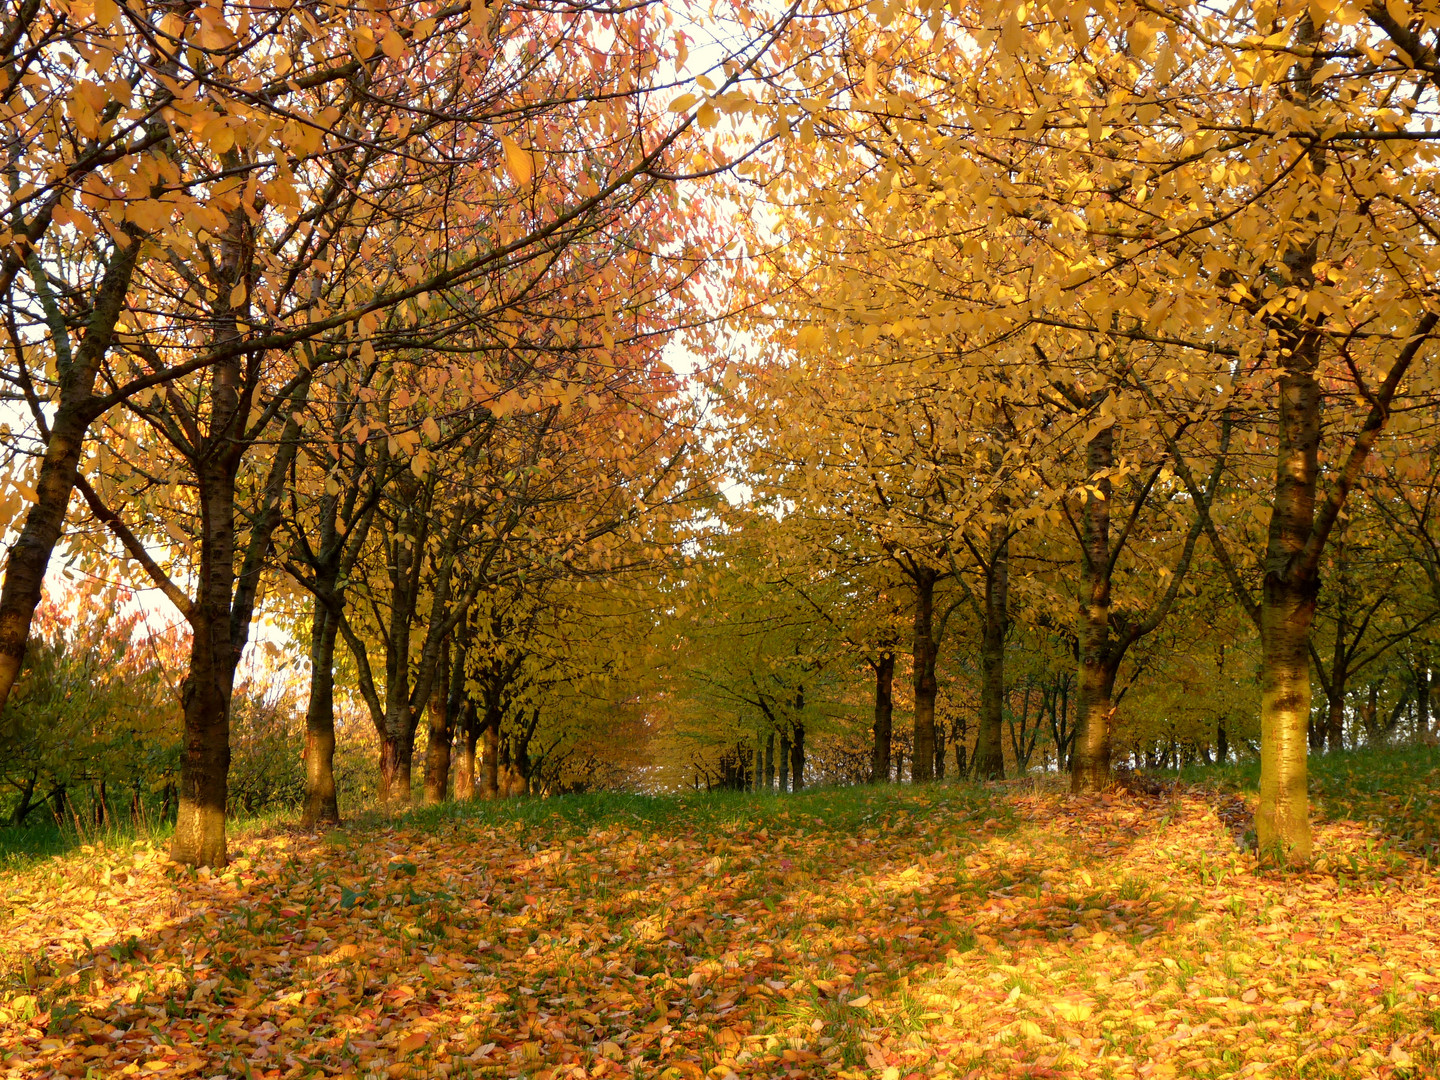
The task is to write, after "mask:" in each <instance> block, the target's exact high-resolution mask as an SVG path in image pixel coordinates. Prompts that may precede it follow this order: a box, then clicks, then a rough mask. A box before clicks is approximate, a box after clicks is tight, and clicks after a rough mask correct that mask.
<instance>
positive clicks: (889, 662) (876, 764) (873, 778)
mask: <svg viewBox="0 0 1440 1080" xmlns="http://www.w3.org/2000/svg"><path fill="white" fill-rule="evenodd" d="M894 712H895V654H894V653H893V652H890V651H889V650H886V651H885V652H882V653H881V654H880V658H879V660H877V661H876V663H875V725H874V729H873V736H874V742H873V745H872V747H871V751H870V782H871V783H872V784H883V783H885V782H886V781H888V780H889V779H890V740H891V729H892V727H893V724H894Z"/></svg>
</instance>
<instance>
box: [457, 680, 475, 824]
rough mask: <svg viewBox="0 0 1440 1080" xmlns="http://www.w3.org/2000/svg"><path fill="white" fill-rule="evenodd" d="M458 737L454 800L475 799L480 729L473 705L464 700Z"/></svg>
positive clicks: (458, 726)
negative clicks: (476, 748) (477, 746)
mask: <svg viewBox="0 0 1440 1080" xmlns="http://www.w3.org/2000/svg"><path fill="white" fill-rule="evenodd" d="M456 730H457V731H458V732H459V735H460V755H459V757H458V759H457V760H456V762H455V798H456V799H460V800H464V799H473V798H474V797H475V743H476V741H477V740H478V738H479V735H480V729H479V727H478V726H477V725H476V723H475V703H474V702H472V701H471V700H470V699H469V698H466V699H464V703H463V704H462V705H461V706H460V721H459V723H458V724H457V725H456Z"/></svg>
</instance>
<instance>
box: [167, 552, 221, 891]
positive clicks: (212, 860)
mask: <svg viewBox="0 0 1440 1080" xmlns="http://www.w3.org/2000/svg"><path fill="white" fill-rule="evenodd" d="M204 561H205V551H204V547H203V546H202V554H201V562H202V574H201V577H202V585H203V582H204V579H205V577H206V575H205V573H204V570H203V564H204ZM213 584H214V583H213V580H212V582H211V586H212V587H211V588H210V589H206V590H205V592H204V593H202V598H201V603H200V604H199V605H197V610H196V611H195V612H193V613H192V614H191V617H190V627H191V632H192V637H191V644H190V669H189V671H187V672H186V674H185V681H184V682H183V683H182V684H181V688H180V701H181V705H182V708H183V710H184V718H185V721H184V722H185V736H184V743H183V746H182V751H181V758H180V807H179V811H178V816H177V817H176V819H175V837H174V840H173V841H172V843H171V848H170V857H171V858H172V859H174V860H175V861H176V862H178V863H187V864H190V865H193V866H224V865H225V863H226V862H227V861H228V858H229V853H228V850H227V848H226V841H225V803H226V800H227V796H228V786H229V773H230V695H231V691H232V689H233V687H234V677H235V658H234V653H233V650H232V648H231V645H230V635H229V633H228V632H227V631H228V629H229V626H228V623H229V618H228V616H229V610H228V608H229V603H228V601H229V598H230V597H229V586H228V584H227V585H225V593H224V599H225V601H226V603H225V605H224V609H223V610H220V611H216V610H215V608H216V607H217V606H218V605H217V604H216V603H215V601H216V600H218V599H219V597H218V596H217V595H216V594H215V593H216V590H215V589H214V587H213ZM207 601H209V602H208V603H207ZM217 624H218V625H217Z"/></svg>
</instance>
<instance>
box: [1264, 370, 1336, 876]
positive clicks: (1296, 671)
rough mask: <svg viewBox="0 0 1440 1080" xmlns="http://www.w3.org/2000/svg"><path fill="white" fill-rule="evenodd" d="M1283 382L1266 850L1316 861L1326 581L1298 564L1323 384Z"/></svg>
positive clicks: (1271, 544) (1307, 530)
mask: <svg viewBox="0 0 1440 1080" xmlns="http://www.w3.org/2000/svg"><path fill="white" fill-rule="evenodd" d="M1297 368H1298V365H1296V364H1295V363H1294V362H1293V361H1292V366H1291V367H1289V368H1287V370H1286V373H1285V375H1284V376H1282V377H1281V379H1280V425H1279V428H1280V431H1279V435H1280V438H1279V446H1278V451H1277V457H1276V475H1275V505H1274V508H1273V510H1272V513H1271V518H1270V533H1269V538H1268V542H1267V546H1266V560H1265V583H1264V593H1263V599H1262V602H1261V606H1260V651H1261V697H1260V808H1259V811H1258V813H1257V814H1256V818H1255V829H1256V834H1257V838H1258V841H1259V844H1260V848H1261V850H1262V851H1269V852H1271V853H1272V854H1274V853H1276V852H1277V851H1278V852H1279V853H1280V854H1281V855H1283V856H1284V857H1286V858H1290V859H1294V860H1296V861H1305V860H1308V859H1309V858H1310V852H1311V838H1310V809H1309V800H1308V797H1307V793H1306V750H1307V745H1306V728H1307V726H1308V724H1309V722H1310V627H1311V625H1312V623H1313V621H1314V618H1315V600H1316V594H1317V592H1318V589H1319V582H1318V581H1317V580H1316V578H1315V576H1314V575H1313V574H1306V573H1297V572H1296V570H1295V565H1294V563H1293V562H1292V557H1293V556H1295V555H1298V554H1299V553H1300V552H1301V551H1302V550H1303V549H1304V547H1305V544H1306V541H1307V540H1309V538H1310V535H1311V532H1312V529H1313V524H1314V517H1315V489H1316V483H1317V480H1318V473H1319V468H1318V455H1319V443H1320V384H1319V382H1318V381H1317V380H1316V378H1315V377H1314V375H1313V374H1312V370H1311V369H1313V364H1311V365H1310V367H1309V368H1299V369H1297Z"/></svg>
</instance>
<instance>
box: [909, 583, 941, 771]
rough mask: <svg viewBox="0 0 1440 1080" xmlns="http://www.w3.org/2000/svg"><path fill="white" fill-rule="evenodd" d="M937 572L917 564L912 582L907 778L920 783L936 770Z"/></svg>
mask: <svg viewBox="0 0 1440 1080" xmlns="http://www.w3.org/2000/svg"><path fill="white" fill-rule="evenodd" d="M938 576H939V575H937V574H936V572H935V571H934V570H932V569H930V568H929V567H920V568H918V569H917V570H916V572H915V574H914V575H913V580H914V582H915V637H914V644H913V646H912V652H913V657H914V668H915V744H914V746H912V747H911V752H910V759H911V764H910V778H911V780H913V781H914V782H915V783H917V784H923V783H926V782H928V781H929V780H931V779H933V778H934V770H935V694H936V682H935V653H936V651H937V650H936V648H935V582H936V579H937V577H938Z"/></svg>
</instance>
